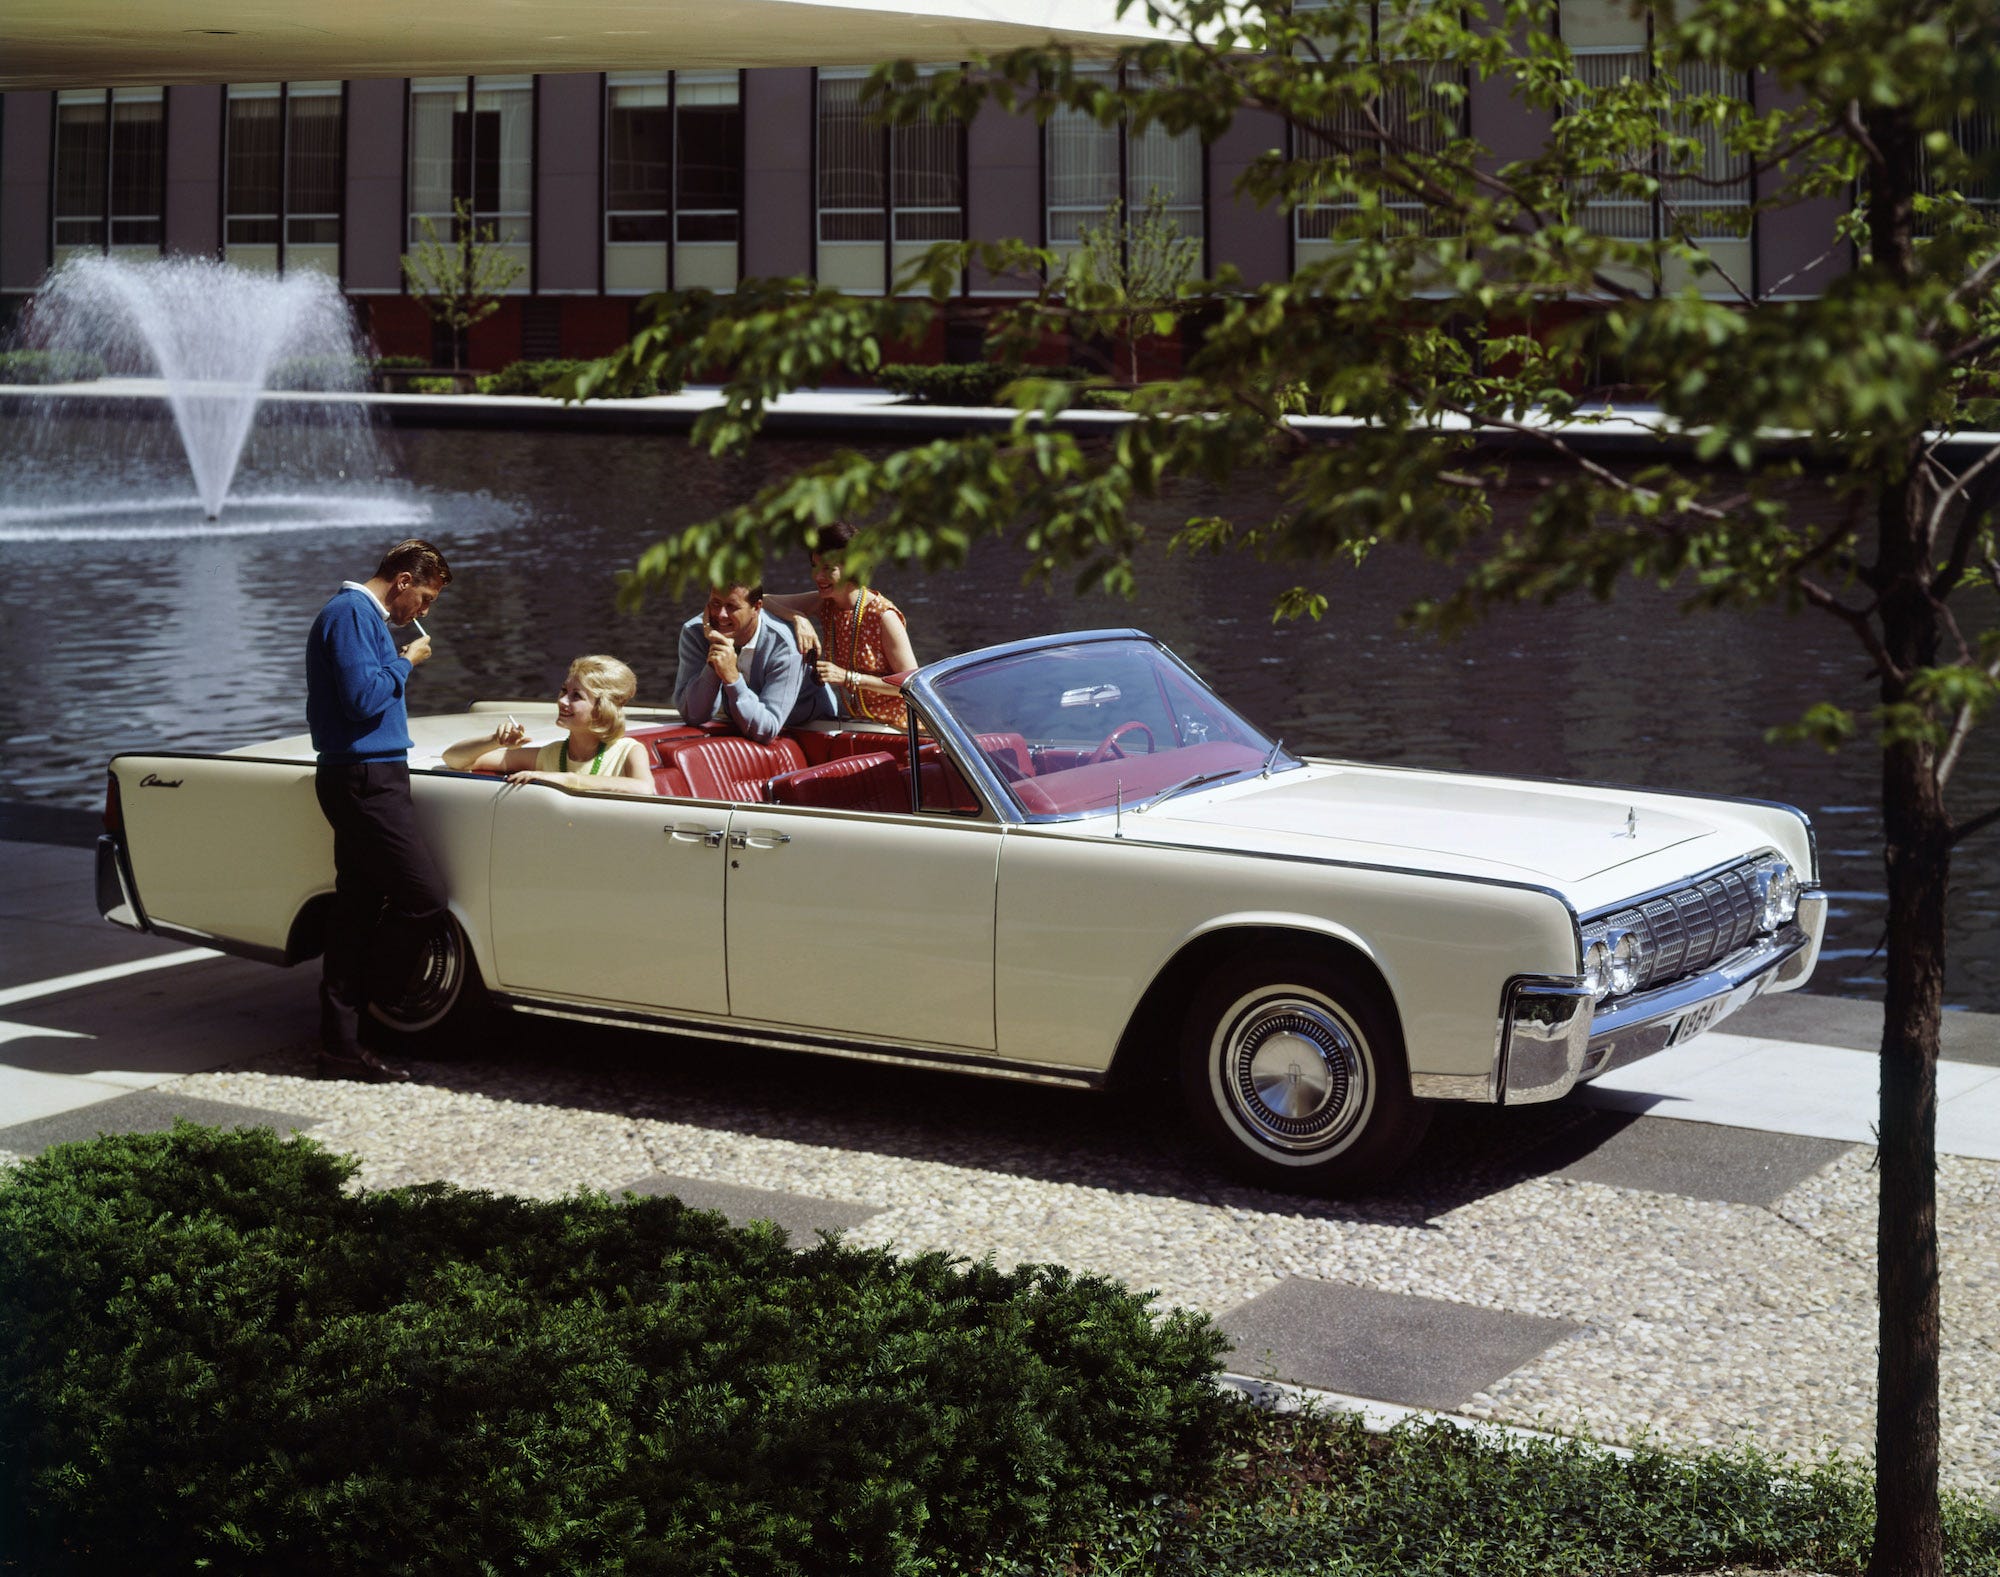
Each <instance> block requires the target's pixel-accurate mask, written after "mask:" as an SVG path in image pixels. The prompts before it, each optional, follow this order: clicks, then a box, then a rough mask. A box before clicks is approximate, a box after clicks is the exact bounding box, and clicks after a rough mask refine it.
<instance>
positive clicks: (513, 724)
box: [507, 712, 521, 729]
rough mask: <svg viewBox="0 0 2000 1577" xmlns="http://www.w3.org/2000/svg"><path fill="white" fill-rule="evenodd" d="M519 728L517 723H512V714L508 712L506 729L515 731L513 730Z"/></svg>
mask: <svg viewBox="0 0 2000 1577" xmlns="http://www.w3.org/2000/svg"><path fill="white" fill-rule="evenodd" d="M520 726H521V725H520V724H519V723H517V722H515V721H514V714H513V713H512V712H509V713H508V714H507V727H508V728H509V729H515V728H519V727H520Z"/></svg>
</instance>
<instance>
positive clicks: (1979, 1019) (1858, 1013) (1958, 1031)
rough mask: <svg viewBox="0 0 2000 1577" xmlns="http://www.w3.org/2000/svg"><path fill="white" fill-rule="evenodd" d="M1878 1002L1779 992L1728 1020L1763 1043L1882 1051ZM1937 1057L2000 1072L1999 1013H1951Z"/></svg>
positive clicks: (1943, 1023)
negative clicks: (1795, 1042)
mask: <svg viewBox="0 0 2000 1577" xmlns="http://www.w3.org/2000/svg"><path fill="white" fill-rule="evenodd" d="M1882 1015H1883V1008H1882V1004H1881V1003H1880V1002H1861V1001H1856V1000H1854V999H1853V998H1851V997H1823V996H1815V995H1813V994H1812V993H1810V992H1805V991H1781V992H1779V993H1778V994H1777V995H1776V996H1765V997H1759V998H1758V999H1757V1000H1756V1001H1755V1002H1752V1003H1751V1004H1750V1005H1749V1006H1748V1007H1746V1008H1744V1009H1743V1010H1742V1012H1740V1013H1736V1014H1733V1015H1732V1016H1731V1017H1730V1020H1729V1032H1730V1033H1733V1034H1738V1035H1747V1036H1750V1037H1752V1038H1754V1039H1761V1040H1802V1041H1810V1042H1812V1043H1813V1044H1815V1045H1820V1046H1845V1047H1847V1048H1848V1049H1849V1050H1850V1051H1879V1050H1880V1049H1881V1046H1882ZM1938 1055H1939V1056H1940V1057H1942V1058H1945V1059H1946V1060H1948V1061H1952V1062H1978V1063H1984V1064H1985V1065H1987V1066H1988V1067H2000V1013H1968V1012H1947V1013H1945V1014H1944V1015H1943V1017H1942V1018H1941V1019H1940V1020H1939V1021H1938Z"/></svg>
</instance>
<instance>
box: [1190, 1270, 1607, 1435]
mask: <svg viewBox="0 0 2000 1577" xmlns="http://www.w3.org/2000/svg"><path fill="white" fill-rule="evenodd" d="M1216 1323H1217V1324H1218V1325H1220V1326H1221V1327H1222V1329H1223V1330H1224V1331H1225V1332H1227V1333H1228V1335H1229V1338H1230V1340H1231V1341H1233V1342H1234V1343H1235V1344H1236V1351H1235V1353H1234V1354H1233V1355H1232V1356H1231V1357H1230V1358H1229V1359H1228V1361H1227V1362H1228V1367H1229V1368H1230V1369H1231V1370H1232V1371H1234V1372H1235V1373H1238V1374H1248V1375H1253V1376H1258V1377H1261V1378H1268V1379H1273V1380H1288V1381H1291V1382H1292V1383H1294V1384H1297V1385H1309V1386H1313V1387H1316V1388H1318V1389H1321V1390H1328V1391H1342V1392H1345V1393H1347V1394H1348V1395H1350V1396H1367V1397H1377V1398H1381V1399H1383V1400H1387V1401H1395V1402H1401V1403H1404V1404H1406V1405H1409V1406H1414V1407H1431V1408H1438V1409H1441V1410H1444V1411H1450V1410H1452V1409H1455V1408H1458V1407H1461V1406H1463V1405H1464V1404H1465V1403H1466V1402H1468V1401H1470V1400H1471V1399H1472V1398H1473V1397H1474V1396H1476V1395H1478V1394H1479V1393H1480V1392H1482V1391H1486V1390H1490V1389H1491V1388H1492V1387H1493V1386H1494V1385H1495V1384H1497V1383H1498V1382H1499V1381H1501V1380H1503V1379H1505V1378H1506V1377H1507V1376H1508V1375H1509V1374H1511V1373H1512V1372H1513V1371H1514V1370H1516V1369H1518V1368H1520V1367H1521V1366H1522V1365H1523V1364H1525V1363H1528V1362H1530V1361H1532V1360H1533V1359H1535V1358H1538V1357H1540V1356H1541V1355H1542V1354H1543V1353H1544V1352H1546V1351H1547V1350H1548V1349H1549V1348H1551V1347H1553V1346H1554V1345H1555V1344H1556V1343H1557V1342H1559V1341H1562V1340H1564V1339H1565V1338H1567V1337H1569V1336H1573V1335H1574V1334H1576V1332H1577V1331H1579V1330H1581V1329H1582V1327H1581V1326H1580V1325H1577V1324H1575V1323H1573V1322H1572V1321H1569V1320H1560V1319H1545V1318H1543V1317H1541V1316H1538V1315H1531V1314H1515V1313H1512V1312H1509V1311H1507V1310H1504V1309H1488V1308H1480V1307H1478V1306H1477V1305H1474V1304H1470V1303H1452V1302H1448V1301H1446V1300H1445V1299H1443V1298H1425V1297H1418V1296H1416V1295H1414V1294H1410V1293H1400V1292H1379V1291H1377V1290H1376V1289H1374V1288H1372V1287H1354V1286H1348V1285H1345V1284H1343V1283H1340V1282H1331V1281H1316V1280H1314V1279H1312V1278H1311V1277H1307V1276H1291V1277H1287V1278H1286V1279H1285V1280H1283V1281H1281V1282H1279V1283H1278V1284H1277V1286H1275V1287H1273V1288H1272V1289H1271V1290H1270V1291H1269V1292H1266V1293H1262V1294H1260V1295H1258V1296H1257V1297H1254V1298H1252V1299H1250V1300H1249V1301H1248V1302H1246V1303H1239V1304H1238V1305H1237V1306H1236V1307H1235V1308H1233V1309H1231V1310H1230V1311H1229V1312H1228V1313H1226V1314H1224V1315H1223V1316H1222V1317H1221V1318H1220V1319H1219V1320H1217V1322H1216Z"/></svg>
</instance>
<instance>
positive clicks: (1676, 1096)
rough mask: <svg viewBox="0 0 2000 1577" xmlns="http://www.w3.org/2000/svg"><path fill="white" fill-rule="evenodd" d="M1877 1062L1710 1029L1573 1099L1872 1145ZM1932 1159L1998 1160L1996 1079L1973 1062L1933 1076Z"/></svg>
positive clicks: (1943, 1066)
mask: <svg viewBox="0 0 2000 1577" xmlns="http://www.w3.org/2000/svg"><path fill="white" fill-rule="evenodd" d="M1880 1069H1881V1059H1880V1057H1879V1056H1877V1055H1876V1054H1875V1053H1874V1052H1869V1051H1852V1050H1848V1049H1847V1048H1845V1047H1840V1046H1817V1045H1808V1044H1806V1043H1804V1042H1795V1041H1777V1040H1758V1039H1752V1038H1750V1037H1748V1036H1743V1035H1732V1034H1728V1033H1725V1032H1720V1031H1710V1032H1709V1033H1708V1034H1706V1035H1702V1036H1698V1037H1697V1038H1696V1039H1694V1040H1692V1041H1690V1042H1688V1044H1687V1045H1685V1046H1674V1047H1670V1048H1668V1049H1667V1050H1666V1051H1662V1052H1659V1053H1657V1054H1656V1055H1654V1056H1651V1057H1647V1058H1644V1059H1643V1060H1641V1061H1639V1062H1635V1063H1633V1064H1631V1065H1630V1066H1629V1067H1625V1068H1619V1069H1617V1070H1616V1071H1614V1072H1612V1073H1608V1074H1606V1075H1605V1076H1604V1077H1602V1078H1600V1079H1596V1080H1594V1081H1592V1082H1591V1083H1589V1084H1586V1085H1584V1086H1582V1087H1581V1088H1580V1089H1578V1090H1576V1091H1575V1092H1573V1093H1572V1094H1571V1095H1570V1096H1569V1097H1568V1099H1570V1100H1572V1101H1574V1102H1576V1103H1578V1104H1581V1105H1585V1106H1592V1107H1597V1108H1600V1109H1609V1110H1612V1111H1624V1112H1637V1113H1642V1114H1645V1115H1647V1116H1653V1117H1666V1118H1672V1119H1674V1120H1677V1121H1683V1122H1699V1123H1716V1124H1721V1125H1723V1126H1727V1127H1734V1128H1756V1129H1762V1130H1766V1131H1778V1132H1784V1133H1791V1134H1803V1135H1808V1136H1812V1137H1816V1138H1822V1139H1841V1140H1846V1141H1848V1142H1850V1143H1854V1144H1873V1143H1874V1142H1875V1125H1876V1121H1877V1117H1878V1113H1879V1111H1880V1101H1879V1094H1878V1092H1879V1089H1880ZM1937 1084H1938V1138H1937V1147H1938V1153H1939V1154H1940V1155H1960V1156H1967V1157H1970V1158H1972V1159H1974V1160H1983V1161H2000V1075H1996V1072H1995V1070H1994V1069H1993V1068H1990V1067H1987V1066H1985V1065H1983V1064H1979V1063H1970V1062H1947V1061H1941V1062H1939V1064H1938V1070H1937Z"/></svg>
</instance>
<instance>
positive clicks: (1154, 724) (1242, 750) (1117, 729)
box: [936, 639, 1298, 817]
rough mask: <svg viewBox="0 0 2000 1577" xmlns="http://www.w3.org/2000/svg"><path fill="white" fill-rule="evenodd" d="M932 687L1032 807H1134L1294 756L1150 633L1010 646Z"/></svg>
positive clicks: (1077, 810)
mask: <svg viewBox="0 0 2000 1577" xmlns="http://www.w3.org/2000/svg"><path fill="white" fill-rule="evenodd" d="M936 694H937V698H938V700H939V701H940V702H941V703H942V704H943V706H944V707H945V709H946V710H948V711H949V712H950V713H951V715H952V717H953V718H954V719H956V721H957V722H958V724H959V725H960V726H961V727H962V728H963V729H964V730H965V731H966V732H967V733H968V734H970V735H972V736H973V738H974V740H975V742H976V743H977V744H978V746H979V748H980V750H981V752H982V753H983V754H984V755H985V757H986V759H987V760H988V761H989V762H990V763H991V764H992V766H993V768H994V770H995V771H996V772H997V773H998V774H999V776H1000V777H1001V779H1002V780H1003V781H1004V782H1005V783H1006V785H1007V789H1008V792H1009V793H1010V794H1011V795H1012V796H1013V797H1014V801H1015V803H1016V804H1017V805H1018V806H1019V807H1020V809H1021V811H1022V812H1023V814H1025V815H1028V816H1033V817H1039V816H1074V815H1080V814H1083V813H1085V812H1088V811H1097V810H1109V809H1111V808H1112V807H1113V806H1114V805H1123V806H1124V807H1125V808H1126V809H1127V810H1133V809H1137V808H1138V807H1139V806H1141V805H1143V804H1144V803H1146V802H1147V801H1149V800H1151V799H1153V798H1155V797H1156V796H1161V795H1165V794H1168V793H1170V792H1171V791H1173V790H1175V789H1176V788H1179V787H1181V786H1183V785H1186V784H1187V783H1188V782H1189V780H1190V779H1193V778H1203V779H1209V780H1212V781H1221V780H1223V779H1226V778H1231V777H1236V776H1240V775H1243V774H1247V773H1255V772H1259V771H1262V770H1264V768H1265V763H1266V761H1270V763H1271V768H1270V769H1271V770H1273V771H1278V770H1283V769H1285V768H1288V767H1293V766H1296V765H1298V762H1297V760H1296V758H1294V757H1292V756H1291V755H1289V754H1287V753H1286V752H1285V751H1284V750H1282V749H1279V748H1276V741H1274V740H1273V739H1271V738H1270V737H1269V736H1268V735H1266V734H1265V733H1264V732H1262V730H1260V729H1258V728H1255V727H1253V726H1252V725H1251V724H1249V723H1247V722H1245V721H1244V720H1243V719H1242V718H1241V717H1239V716H1238V715H1237V714H1236V713H1235V712H1234V711H1232V710H1231V709H1230V708H1229V707H1228V706H1226V705H1225V704H1224V703H1223V702H1222V701H1220V700H1218V699H1217V698H1216V696H1215V694H1214V693H1213V692H1212V691H1210V690H1209V688H1208V687H1207V686H1206V685H1204V684H1203V683H1202V682H1201V681H1200V680H1199V679H1197V678H1195V676H1194V675H1193V674H1191V673H1189V672H1188V670H1187V669H1185V668H1183V667H1182V666H1181V665H1180V663H1178V662H1177V661H1175V659H1174V658H1172V657H1171V656H1169V655H1168V654H1167V653H1166V652H1165V651H1163V650H1161V648H1159V647H1158V646H1155V645H1154V644H1152V643H1151V642H1150V641H1138V640H1130V639H1120V640H1098V641H1078V642H1075V643H1073V644H1068V645H1060V646H1044V647H1038V648H1036V649H1034V650H1032V651H1026V652H1012V653H1009V654H1006V655H1004V656H997V657H995V658H993V659H992V660H991V661H988V662H983V663H977V664H974V665H973V666H971V667H968V668H964V669H961V670H959V671H958V672H955V673H952V674H948V675H946V676H945V677H944V678H942V679H940V680H939V681H938V683H937V686H936ZM1274 752H1275V754H1274ZM1211 775H1212V776H1211Z"/></svg>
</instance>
